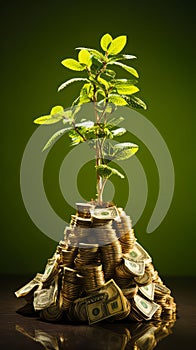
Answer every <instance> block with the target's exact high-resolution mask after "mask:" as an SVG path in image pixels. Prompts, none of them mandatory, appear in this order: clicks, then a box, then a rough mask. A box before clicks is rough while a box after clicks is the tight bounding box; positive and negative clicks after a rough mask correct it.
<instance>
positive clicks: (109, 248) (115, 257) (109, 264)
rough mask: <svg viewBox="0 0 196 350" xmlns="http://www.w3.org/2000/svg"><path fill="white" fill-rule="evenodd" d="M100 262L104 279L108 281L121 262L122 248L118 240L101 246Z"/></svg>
mask: <svg viewBox="0 0 196 350" xmlns="http://www.w3.org/2000/svg"><path fill="white" fill-rule="evenodd" d="M100 251H101V260H102V261H103V270H104V275H105V279H106V280H109V279H110V278H112V277H113V276H114V273H115V268H116V266H118V265H119V264H120V263H121V260H122V247H121V244H120V242H119V241H118V240H116V241H114V242H112V243H110V244H107V245H104V246H101V247H100Z"/></svg>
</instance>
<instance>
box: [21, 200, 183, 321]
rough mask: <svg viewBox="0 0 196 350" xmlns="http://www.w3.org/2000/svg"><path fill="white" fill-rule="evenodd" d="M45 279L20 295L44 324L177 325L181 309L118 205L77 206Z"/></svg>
mask: <svg viewBox="0 0 196 350" xmlns="http://www.w3.org/2000/svg"><path fill="white" fill-rule="evenodd" d="M76 207H77V211H76V214H75V215H72V216H71V222H70V226H69V227H66V229H65V231H64V240H61V241H60V242H59V244H58V246H57V248H56V251H55V253H54V255H53V257H52V258H51V259H48V261H47V265H46V267H45V271H44V273H43V274H37V275H36V276H35V278H34V279H33V280H32V281H30V282H29V283H27V284H26V285H25V286H24V287H22V288H21V289H19V290H18V291H17V292H16V293H15V294H16V296H17V297H24V298H25V300H26V301H27V303H28V304H29V308H28V309H29V310H33V309H34V310H35V311H36V312H39V313H40V317H41V318H42V319H44V320H47V321H51V322H53V321H54V322H56V321H59V320H61V319H62V318H63V317H64V316H66V317H68V318H69V320H70V321H76V322H87V321H88V322H89V324H94V323H97V322H100V321H101V320H104V319H106V318H108V319H109V320H110V321H114V320H121V319H124V318H126V317H128V318H129V319H130V320H132V321H133V320H134V321H136V322H143V321H147V320H156V321H157V320H158V321H159V320H161V319H165V320H166V321H170V320H173V319H175V314H176V303H175V301H174V298H173V297H172V296H171V291H170V290H169V288H167V287H166V286H165V285H164V284H163V281H162V279H161V278H160V276H159V274H158V272H157V271H156V270H155V268H154V265H153V264H152V259H151V257H150V255H149V254H148V253H147V252H146V250H145V249H144V248H143V247H142V246H141V245H140V244H139V243H138V242H137V240H136V238H135V235H134V230H133V229H132V222H131V219H130V217H129V216H127V215H126V214H125V212H124V211H123V210H122V209H120V208H116V207H115V206H114V205H112V206H109V205H108V206H105V207H100V206H96V203H77V204H76Z"/></svg>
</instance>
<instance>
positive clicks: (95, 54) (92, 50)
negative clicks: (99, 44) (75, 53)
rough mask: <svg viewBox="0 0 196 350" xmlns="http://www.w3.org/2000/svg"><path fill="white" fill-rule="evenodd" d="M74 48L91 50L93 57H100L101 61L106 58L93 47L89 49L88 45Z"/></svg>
mask: <svg viewBox="0 0 196 350" xmlns="http://www.w3.org/2000/svg"><path fill="white" fill-rule="evenodd" d="M76 50H87V51H89V52H91V53H92V55H93V56H94V57H96V58H98V59H100V60H101V61H105V59H106V57H105V56H104V55H103V54H102V53H101V52H99V51H98V50H95V49H90V48H89V47H76Z"/></svg>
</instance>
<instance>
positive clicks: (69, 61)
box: [61, 58, 86, 71]
mask: <svg viewBox="0 0 196 350" xmlns="http://www.w3.org/2000/svg"><path fill="white" fill-rule="evenodd" d="M61 63H62V65H63V66H65V67H67V68H69V69H71V70H75V71H82V70H84V69H86V67H85V66H83V65H82V64H80V63H79V62H78V61H76V60H74V59H73V58H66V59H65V60H63V61H62V62H61Z"/></svg>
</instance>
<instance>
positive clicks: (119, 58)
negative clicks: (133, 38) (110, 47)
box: [108, 55, 137, 63]
mask: <svg viewBox="0 0 196 350" xmlns="http://www.w3.org/2000/svg"><path fill="white" fill-rule="evenodd" d="M134 58H137V57H136V56H134V55H118V56H116V57H115V56H113V57H111V58H109V60H108V62H110V63H111V62H116V61H121V60H132V59H134Z"/></svg>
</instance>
